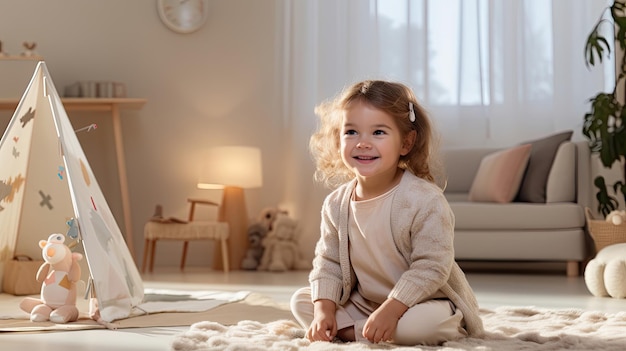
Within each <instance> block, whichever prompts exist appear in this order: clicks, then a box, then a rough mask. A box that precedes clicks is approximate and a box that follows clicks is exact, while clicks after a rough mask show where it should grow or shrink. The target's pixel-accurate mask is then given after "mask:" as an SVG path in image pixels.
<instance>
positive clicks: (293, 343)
mask: <svg viewBox="0 0 626 351" xmlns="http://www.w3.org/2000/svg"><path fill="white" fill-rule="evenodd" d="M481 315H482V318H483V321H484V324H485V330H486V335H485V337H484V338H482V339H475V338H467V339H462V340H459V341H454V342H447V343H446V344H444V345H443V346H441V347H425V346H422V347H394V346H393V345H389V344H378V345H373V344H368V345H366V344H362V343H346V344H343V343H332V344H331V343H326V342H315V343H309V342H308V341H306V340H305V339H303V338H302V337H303V335H304V330H303V329H301V328H300V327H299V326H298V325H297V324H296V323H295V322H293V320H290V319H284V320H277V321H272V322H269V323H262V322H259V321H252V320H244V321H240V322H238V323H237V324H236V325H231V326H226V325H224V324H220V323H218V322H209V321H203V322H199V323H195V324H193V325H192V326H191V327H190V329H189V330H188V331H186V332H184V333H182V334H180V335H177V336H176V337H175V339H174V341H173V344H172V349H173V350H176V351H200V350H202V351H209V350H285V351H296V350H337V351H343V350H389V349H393V350H413V351H419V350H443V351H460V350H474V351H511V350H533V351H534V350H539V351H547V350H580V351H583V350H584V351H589V350H607V351H612V350H615V351H623V350H626V312H619V313H615V314H609V313H603V312H589V311H582V310H548V309H540V308H535V307H500V308H497V309H495V310H483V311H481Z"/></svg>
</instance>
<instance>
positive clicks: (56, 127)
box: [0, 61, 144, 322]
mask: <svg viewBox="0 0 626 351" xmlns="http://www.w3.org/2000/svg"><path fill="white" fill-rule="evenodd" d="M33 106H34V107H35V118H34V119H35V120H36V122H37V125H36V127H34V128H32V132H31V143H30V150H29V151H27V150H23V151H26V153H25V155H28V157H27V158H29V159H30V161H26V162H23V163H25V166H24V165H22V164H19V166H15V167H14V168H15V169H16V170H14V171H13V172H12V173H11V174H15V173H16V172H17V173H18V174H21V173H20V172H23V173H24V174H25V175H24V182H25V183H26V185H25V189H26V192H25V196H24V200H23V206H22V209H17V210H14V211H13V212H12V213H11V215H16V214H17V217H20V216H22V217H28V216H31V214H30V213H29V211H31V210H32V209H31V207H36V206H35V205H34V203H33V202H34V201H35V200H36V199H38V201H39V203H38V204H37V206H39V207H42V208H43V207H44V206H45V207H46V208H48V210H49V211H52V210H53V209H58V211H62V212H59V213H56V214H54V215H50V216H49V217H50V218H47V217H46V220H49V221H51V222H55V223H61V225H65V229H63V230H59V232H61V233H63V232H65V231H67V229H68V228H67V225H66V222H67V221H68V219H69V218H72V217H73V218H74V219H75V224H77V227H78V233H79V239H80V242H81V243H82V247H83V250H84V253H85V257H86V261H87V264H88V271H89V274H90V276H91V279H92V289H93V290H92V294H93V295H94V296H95V298H96V299H97V302H98V308H99V314H100V317H101V318H102V319H103V320H105V321H107V322H111V321H114V320H117V319H122V318H126V317H128V316H129V315H130V314H131V311H132V309H133V307H135V306H137V305H138V304H140V303H141V302H142V300H143V292H144V289H143V282H142V280H141V276H140V274H139V271H138V270H137V267H136V265H135V263H134V260H133V258H132V255H131V254H130V251H129V250H128V247H127V246H126V243H125V241H124V238H123V236H122V233H121V231H120V229H119V227H118V225H117V223H116V221H115V218H114V217H113V214H112V213H111V210H110V208H109V206H108V204H107V202H106V200H105V198H104V195H103V194H102V191H101V190H100V186H99V185H98V182H97V180H96V178H95V176H94V174H93V171H92V170H91V167H90V166H89V162H88V161H87V158H86V156H85V154H84V152H83V150H82V147H81V146H80V143H79V141H78V138H77V137H76V133H75V131H74V129H73V127H72V124H71V122H70V120H69V118H68V116H67V113H66V111H65V109H64V107H63V104H62V102H61V99H60V97H59V95H58V93H57V91H56V88H55V87H54V84H53V83H52V80H51V78H50V74H49V73H48V70H47V68H46V65H45V63H44V62H43V61H42V62H40V63H39V64H38V65H37V68H36V69H35V74H34V76H33V80H31V83H30V84H29V87H28V88H27V91H26V93H25V94H24V97H23V98H22V101H21V102H20V105H19V106H18V109H17V110H16V114H15V115H14V118H13V119H12V121H11V122H10V128H11V127H15V123H14V119H16V116H21V115H23V114H25V113H26V111H28V109H29V108H32V107H33ZM41 121H45V122H41ZM39 123H41V127H40V125H39ZM50 126H52V127H53V128H51V127H50ZM44 134H45V135H44ZM5 138H8V139H10V138H11V136H10V135H9V136H8V137H7V134H6V133H5V136H4V137H3V139H2V144H0V151H2V152H0V157H4V158H7V156H4V148H5V145H4V144H5V143H10V140H9V141H8V142H7V141H5ZM20 140H21V139H20ZM40 144H43V145H40ZM40 155H42V156H43V158H44V159H40ZM53 155H54V156H53ZM0 160H1V161H4V159H3V158H0ZM16 164H17V163H16ZM3 165H4V163H3ZM20 167H21V168H20ZM3 169H4V167H3ZM47 173H50V174H51V175H54V176H56V177H57V180H59V181H61V184H65V187H63V186H60V185H59V186H57V187H53V189H47V188H46V189H45V190H46V191H45V192H43V195H42V194H41V193H39V191H37V194H36V195H38V196H39V198H37V197H36V196H35V195H32V193H33V190H32V189H31V186H30V180H31V178H35V177H37V178H38V177H39V175H41V174H44V175H45V176H44V177H47V175H48V174H47ZM0 176H1V177H0V179H5V178H6V177H4V174H3V173H0ZM50 178H51V179H53V177H52V176H51V177H50ZM7 179H9V178H7ZM11 179H12V178H11ZM49 194H52V195H53V196H51V197H50V198H48V197H44V195H49ZM64 195H65V196H64ZM29 196H31V197H32V198H31V197H29ZM57 198H58V201H55V202H54V206H52V209H50V208H49V206H47V202H46V201H47V200H48V199H57ZM13 201H15V200H13ZM61 201H63V203H62V204H61V203H57V202H61ZM48 202H49V200H48ZM40 203H43V206H40V205H39V204H40ZM0 204H2V205H3V206H5V205H4V202H0ZM11 204H12V205H14V203H11ZM57 206H58V207H57ZM5 207H6V206H5ZM16 207H17V206H16ZM67 208H69V210H68V209H67ZM4 211H5V210H3V211H0V216H2V215H4V214H3V212H4ZM55 212H56V211H55ZM0 219H2V218H1V217H0ZM3 222H4V221H2V223H3ZM22 225H25V224H24V223H21V222H18V223H17V224H16V225H13V226H14V227H15V226H17V227H16V228H10V229H11V230H13V232H15V233H17V234H14V236H17V241H18V242H21V241H22ZM3 236H4V235H3ZM8 241H10V240H8ZM35 243H36V241H35ZM7 248H8V249H9V250H10V245H7Z"/></svg>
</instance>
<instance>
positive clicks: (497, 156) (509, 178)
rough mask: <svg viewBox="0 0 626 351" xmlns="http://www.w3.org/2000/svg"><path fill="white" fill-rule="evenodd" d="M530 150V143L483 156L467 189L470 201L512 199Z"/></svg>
mask: <svg viewBox="0 0 626 351" xmlns="http://www.w3.org/2000/svg"><path fill="white" fill-rule="evenodd" d="M530 151H531V145H530V144H526V145H520V146H515V147H512V148H508V149H504V150H500V151H497V152H494V153H492V154H489V155H487V156H485V157H483V159H482V160H481V161H480V165H479V166H478V172H477V173H476V176H475V177H474V181H473V182H472V186H471V188H470V191H469V199H470V201H478V202H498V203H506V202H511V201H513V199H514V198H515V195H516V194H517V192H518V190H519V186H520V183H521V181H522V176H523V175H524V170H525V169H526V165H527V164H528V158H529V156H530Z"/></svg>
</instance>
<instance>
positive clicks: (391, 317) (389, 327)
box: [363, 299, 409, 343]
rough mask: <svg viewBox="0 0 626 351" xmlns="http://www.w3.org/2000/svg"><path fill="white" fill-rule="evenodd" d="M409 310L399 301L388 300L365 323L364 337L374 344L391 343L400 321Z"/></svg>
mask: <svg viewBox="0 0 626 351" xmlns="http://www.w3.org/2000/svg"><path fill="white" fill-rule="evenodd" d="M408 309H409V308H408V306H406V305H405V304H403V303H402V302H400V301H398V300H395V299H387V300H386V301H385V302H383V304H382V305H380V307H378V309H376V311H374V313H372V314H371V315H370V316H369V318H368V319H367V321H366V322H365V325H364V326H363V337H364V338H366V339H367V340H369V341H370V342H373V343H379V342H381V341H390V340H391V339H392V338H393V335H394V333H395V332H396V327H397V326H398V320H399V319H400V317H402V315H403V314H404V312H406V310H408Z"/></svg>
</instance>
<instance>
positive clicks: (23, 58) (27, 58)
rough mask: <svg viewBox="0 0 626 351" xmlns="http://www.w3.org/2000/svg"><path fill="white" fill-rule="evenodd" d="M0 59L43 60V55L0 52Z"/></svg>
mask: <svg viewBox="0 0 626 351" xmlns="http://www.w3.org/2000/svg"><path fill="white" fill-rule="evenodd" d="M0 60H7V61H26V60H28V61H41V60H43V56H39V55H31V56H25V55H7V54H0Z"/></svg>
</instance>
